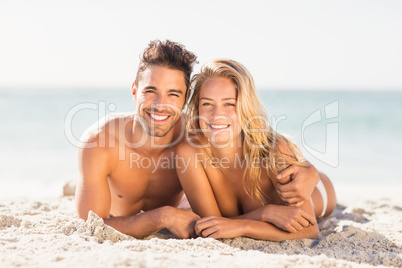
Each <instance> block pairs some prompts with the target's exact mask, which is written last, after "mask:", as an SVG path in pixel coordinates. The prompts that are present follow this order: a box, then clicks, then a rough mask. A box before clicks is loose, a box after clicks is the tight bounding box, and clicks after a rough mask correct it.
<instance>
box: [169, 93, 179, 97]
mask: <svg viewBox="0 0 402 268" xmlns="http://www.w3.org/2000/svg"><path fill="white" fill-rule="evenodd" d="M170 95H171V96H175V97H179V95H177V94H170Z"/></svg>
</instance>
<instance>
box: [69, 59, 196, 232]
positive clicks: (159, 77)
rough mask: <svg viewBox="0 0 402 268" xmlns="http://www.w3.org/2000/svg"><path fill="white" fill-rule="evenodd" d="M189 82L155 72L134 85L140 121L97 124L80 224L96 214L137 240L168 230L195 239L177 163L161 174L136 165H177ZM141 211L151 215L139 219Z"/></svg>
mask: <svg viewBox="0 0 402 268" xmlns="http://www.w3.org/2000/svg"><path fill="white" fill-rule="evenodd" d="M184 79H185V78H184V74H183V72H181V71H177V70H172V69H169V68H167V67H162V66H150V67H149V68H148V69H146V70H145V71H144V72H143V73H142V75H141V79H140V81H138V86H136V85H135V83H133V87H132V94H133V98H134V101H136V103H137V108H136V109H137V110H136V114H137V116H135V115H134V114H128V115H127V114H126V115H120V116H116V117H113V118H111V119H110V120H108V121H107V122H105V123H103V124H102V125H101V126H100V127H99V129H98V126H97V124H95V127H94V128H90V129H88V130H87V132H86V134H85V135H84V136H83V138H82V142H83V144H84V145H89V144H95V146H94V147H93V148H90V146H87V147H86V148H83V149H80V150H79V168H80V173H81V176H80V178H79V181H78V184H77V189H76V203H77V211H78V216H79V217H80V218H82V219H86V218H87V215H88V212H89V210H92V211H94V212H95V213H96V214H98V215H99V216H100V217H102V218H103V219H104V221H105V223H106V224H108V225H110V226H112V227H114V228H115V229H117V230H119V231H121V232H123V233H125V234H128V235H131V236H134V237H137V238H142V237H145V236H147V235H150V234H152V233H154V232H156V231H158V230H159V229H162V228H167V229H169V230H170V231H171V232H172V233H173V234H175V235H176V236H177V237H179V238H189V237H192V236H194V224H195V221H196V220H197V219H199V216H197V215H196V214H194V213H193V212H191V211H186V210H181V209H177V208H175V207H176V206H177V205H178V203H179V202H180V199H181V198H182V196H183V191H182V188H181V185H180V182H179V180H178V177H177V174H176V170H175V165H174V163H170V165H169V167H168V168H159V169H156V168H155V167H153V166H152V167H150V168H143V167H141V165H138V164H135V163H133V159H134V158H133V156H135V159H137V160H138V159H143V158H147V159H156V160H157V159H161V158H165V159H171V155H172V154H174V151H175V145H173V146H172V143H173V142H174V141H180V139H181V136H182V135H181V134H182V133H181V130H182V125H183V122H182V120H181V119H183V118H181V110H182V108H183V106H184V103H185V92H186V84H185V80H184ZM141 122H142V123H141ZM135 159H134V160H135ZM169 161H170V160H169ZM137 163H138V162H137ZM141 210H143V211H145V213H141V214H138V213H139V212H140V211H141ZM137 214H138V215H137ZM111 215H113V217H110V216H111Z"/></svg>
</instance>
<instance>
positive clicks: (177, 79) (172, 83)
mask: <svg viewBox="0 0 402 268" xmlns="http://www.w3.org/2000/svg"><path fill="white" fill-rule="evenodd" d="M185 94H186V83H185V78H184V73H183V72H182V71H178V70H173V69H169V68H167V67H163V66H150V67H149V68H147V69H146V70H145V71H144V72H143V73H142V74H141V78H139V81H138V87H136V86H135V85H133V96H134V100H135V101H136V102H137V114H138V115H140V116H142V117H143V119H144V120H145V122H146V125H147V127H148V134H149V135H151V136H155V137H164V136H165V135H166V134H167V133H168V132H169V131H170V130H171V129H172V128H173V127H174V125H175V124H176V122H177V120H179V118H180V114H181V110H182V109H183V106H184V102H185Z"/></svg>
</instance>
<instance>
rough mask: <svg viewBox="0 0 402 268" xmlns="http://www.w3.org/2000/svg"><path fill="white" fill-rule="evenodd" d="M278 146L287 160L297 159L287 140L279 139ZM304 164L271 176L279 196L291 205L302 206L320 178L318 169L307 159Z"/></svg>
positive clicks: (308, 198) (290, 167)
mask: <svg viewBox="0 0 402 268" xmlns="http://www.w3.org/2000/svg"><path fill="white" fill-rule="evenodd" d="M278 147H279V149H280V150H281V152H282V153H284V155H285V156H286V157H285V158H286V159H287V160H291V161H295V160H296V159H297V158H296V156H295V155H293V154H292V153H291V151H290V149H289V147H288V146H287V144H286V143H285V142H283V141H279V142H278ZM304 164H305V165H304V166H294V165H293V166H289V167H287V168H285V169H284V170H282V171H280V172H279V173H278V174H277V176H270V177H271V180H272V182H273V184H274V185H275V188H276V190H277V193H278V195H279V197H280V198H281V199H282V200H283V201H285V202H286V203H287V204H289V205H294V206H301V205H302V204H303V203H305V202H306V201H309V200H310V197H311V195H312V194H313V191H314V189H315V187H316V185H317V183H318V181H319V180H320V175H319V173H318V171H317V169H316V168H315V167H314V166H313V165H312V164H310V163H309V162H307V161H305V162H304Z"/></svg>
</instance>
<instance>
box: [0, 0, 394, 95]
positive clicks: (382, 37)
mask: <svg viewBox="0 0 402 268" xmlns="http://www.w3.org/2000/svg"><path fill="white" fill-rule="evenodd" d="M156 38H158V39H165V38H168V39H171V40H174V41H179V42H181V43H183V44H184V45H185V46H186V47H187V48H188V49H189V50H191V51H193V52H195V53H196V54H197V55H198V56H199V61H200V65H202V64H203V63H206V62H207V61H209V60H211V59H214V58H231V59H235V60H237V61H239V62H241V63H243V64H244V65H245V66H246V67H247V68H248V69H249V70H250V72H251V73H252V74H253V76H254V79H255V81H256V84H257V87H258V88H259V89H263V88H267V89H278V88H284V89H350V88H352V89H399V90H402V1H400V0H394V1H389V0H378V1H372V0H337V1H322V0H320V1H300V0H297V1H266V0H265V1H251V0H250V1H233V0H231V1H217V0H215V1H209V0H208V1H191V0H185V1H176V0H169V1H163V0H159V1H145V0H143V1H107V2H106V1H74V0H70V1H64V0H63V1H53V0H50V1H43V0H36V1H29V0H26V1H18V0H2V1H1V2H0V88H3V89H5V88H8V87H17V88H18V87H34V88H38V87H47V88H53V87H62V88H66V87H67V88H68V87H80V88H81V87H90V88H99V87H102V88H107V87H112V88H129V87H130V86H131V83H132V81H133V80H134V76H135V72H136V68H137V65H138V57H139V54H140V53H141V52H142V50H143V49H144V48H145V47H146V45H147V44H148V42H149V41H150V40H151V39H156ZM198 69H199V66H198V68H196V70H198Z"/></svg>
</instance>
